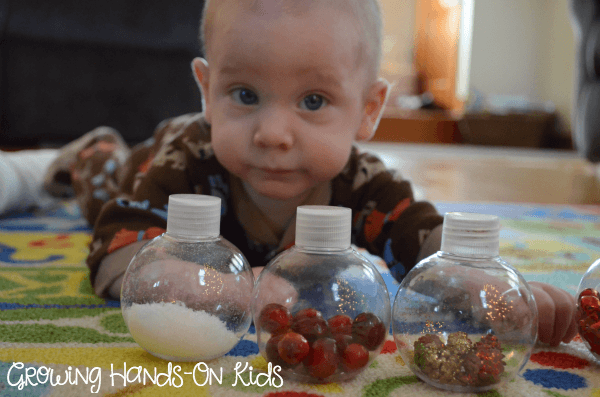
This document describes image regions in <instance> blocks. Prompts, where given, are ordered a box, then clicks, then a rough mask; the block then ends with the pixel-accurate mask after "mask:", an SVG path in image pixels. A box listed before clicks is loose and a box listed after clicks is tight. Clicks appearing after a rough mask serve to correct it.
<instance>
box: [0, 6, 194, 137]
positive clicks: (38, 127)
mask: <svg viewBox="0 0 600 397" xmlns="http://www.w3.org/2000/svg"><path fill="white" fill-rule="evenodd" d="M202 7H203V1H191V0H175V1H161V0H146V1H134V0H104V1H81V0H50V1H48V0H0V40H1V41H0V43H1V44H0V68H1V69H0V115H1V116H0V117H1V119H0V120H1V121H0V146H4V147H6V146H19V147H22V146H32V145H33V146H35V145H39V146H59V145H62V144H65V143H67V142H69V141H71V140H73V139H75V138H77V137H79V136H81V135H82V134H83V133H85V132H87V131H89V130H91V129H93V128H94V127H96V126H99V125H108V126H111V127H113V128H116V129H117V130H119V131H120V132H121V133H122V134H123V136H124V138H125V139H126V140H127V141H128V142H129V143H131V144H134V143H137V142H140V141H142V140H143V139H145V138H147V137H148V136H150V135H151V134H152V132H153V130H154V128H155V127H156V125H157V124H158V123H159V122H160V121H161V120H163V119H165V118H167V117H172V116H175V115H178V114H182V113H186V112H193V111H199V110H201V106H202V104H201V97H200V93H199V91H198V89H197V87H196V84H195V82H194V79H193V77H192V71H191V66H190V64H191V61H192V59H193V58H194V57H196V56H199V55H201V51H200V45H199V44H198V39H197V36H198V24H199V20H200V16H201V12H202Z"/></svg>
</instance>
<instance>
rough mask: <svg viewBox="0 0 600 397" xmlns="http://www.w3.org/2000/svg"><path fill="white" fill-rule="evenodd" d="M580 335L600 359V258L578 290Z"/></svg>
mask: <svg viewBox="0 0 600 397" xmlns="http://www.w3.org/2000/svg"><path fill="white" fill-rule="evenodd" d="M577 317H578V320H577V321H578V326H579V336H581V340H582V341H583V343H584V344H585V345H586V347H587V348H588V349H589V351H590V352H591V353H592V354H593V355H594V356H595V357H596V358H597V359H598V360H600V259H598V260H597V261H595V262H594V263H593V264H592V265H591V266H590V268H589V269H588V270H587V272H585V274H584V275H583V277H582V278H581V281H580V283H579V288H578V290H577Z"/></svg>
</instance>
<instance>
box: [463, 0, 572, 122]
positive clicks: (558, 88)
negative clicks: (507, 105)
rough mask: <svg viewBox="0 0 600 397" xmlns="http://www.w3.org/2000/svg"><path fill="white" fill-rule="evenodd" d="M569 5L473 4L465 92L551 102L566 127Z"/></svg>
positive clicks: (517, 0) (543, 0) (521, 0)
mask: <svg viewBox="0 0 600 397" xmlns="http://www.w3.org/2000/svg"><path fill="white" fill-rule="evenodd" d="M568 2H569V0H502V1H497V0H475V10H474V21H473V44H472V53H471V72H470V82H471V88H475V89H477V90H479V91H481V92H482V93H484V94H486V95H520V96H526V97H528V98H530V99H532V100H534V101H548V100H549V101H552V102H553V103H554V105H555V106H556V108H557V110H558V112H559V114H560V115H561V118H562V119H563V121H564V123H565V125H566V126H567V128H568V127H569V126H570V122H571V113H572V111H571V105H572V98H573V92H574V91H573V84H574V60H575V43H574V39H573V32H572V30H571V25H570V21H569V15H568Z"/></svg>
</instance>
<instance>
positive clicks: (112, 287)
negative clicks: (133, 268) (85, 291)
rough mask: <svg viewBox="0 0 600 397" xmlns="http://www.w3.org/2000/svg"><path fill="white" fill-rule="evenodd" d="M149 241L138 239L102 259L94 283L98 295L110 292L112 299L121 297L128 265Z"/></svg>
mask: <svg viewBox="0 0 600 397" xmlns="http://www.w3.org/2000/svg"><path fill="white" fill-rule="evenodd" d="M148 241H149V240H141V241H136V242H135V243H133V244H130V245H127V246H125V247H123V248H119V249H118V250H116V251H114V252H113V253H111V254H108V255H106V257H105V258H104V259H102V261H101V262H100V267H99V268H98V274H97V275H96V283H95V284H94V291H95V292H96V294H97V295H99V296H104V295H105V293H108V296H109V297H110V298H111V299H116V300H119V299H120V297H121V284H122V282H123V275H124V274H125V271H126V270H127V266H129V263H130V262H131V259H133V257H134V255H135V254H136V253H137V252H138V251H139V250H140V248H142V246H143V245H144V244H146V243H147V242H148Z"/></svg>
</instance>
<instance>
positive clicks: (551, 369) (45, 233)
mask: <svg viewBox="0 0 600 397" xmlns="http://www.w3.org/2000/svg"><path fill="white" fill-rule="evenodd" d="M437 205H438V208H439V210H440V211H441V212H442V213H443V212H446V211H469V212H480V213H492V214H496V215H499V216H500V217H501V219H502V225H503V229H502V232H501V255H502V256H503V257H504V258H505V259H506V260H507V261H508V262H509V263H511V264H512V265H514V266H515V267H516V268H517V269H518V270H520V271H521V272H522V273H523V274H524V276H525V278H526V279H528V280H540V281H545V282H549V283H552V284H555V285H558V286H560V287H562V288H565V289H566V290H567V291H569V292H571V293H573V294H574V293H575V292H576V290H577V286H578V283H579V280H580V279H581V276H582V275H583V273H584V272H585V270H586V269H587V268H588V267H589V265H590V264H591V263H592V262H593V261H594V260H595V259H596V258H599V257H600V207H592V206H587V207H583V206H581V207H574V206H527V205H506V204H485V205H484V204H464V203H438V204H437ZM89 241H90V230H89V228H88V227H87V226H86V224H85V222H84V221H83V220H82V219H81V217H80V214H79V212H78V209H77V207H76V206H75V205H73V204H71V203H61V204H60V205H59V206H57V207H56V208H53V209H49V210H45V211H42V212H38V213H24V214H13V215H11V216H9V217H5V218H2V219H0V396H61V397H67V396H87V395H104V396H161V395H164V396H173V395H194V396H207V397H208V396H214V397H218V396H258V395H260V396H269V397H321V396H323V397H325V396H365V397H366V396H414V395H419V396H421V397H427V396H442V395H449V394H452V393H450V392H446V391H442V390H437V389H434V388H432V387H430V386H428V385H426V384H425V383H423V382H421V381H420V380H418V378H416V377H415V376H414V375H413V374H412V373H411V372H410V370H409V369H408V367H407V366H406V365H404V363H403V361H402V359H401V357H400V356H399V355H398V353H397V351H396V347H395V344H394V342H393V340H392V339H391V336H390V338H389V340H388V341H387V342H386V345H385V347H384V350H383V352H382V354H381V355H380V356H379V357H378V358H377V359H376V360H375V361H374V362H373V363H372V364H371V365H370V367H369V368H368V369H367V370H365V371H364V372H363V373H362V374H361V375H359V376H358V377H357V378H356V379H354V380H353V381H350V382H345V383H339V384H338V383H334V384H328V385H318V386H315V385H305V384H298V383H294V382H291V381H284V382H283V386H281V387H276V386H279V384H278V383H277V382H274V381H271V382H268V381H267V378H268V376H267V375H262V376H261V377H257V375H258V374H260V373H261V371H264V370H266V363H265V361H264V359H262V357H261V356H260V355H259V354H258V348H257V345H256V343H255V341H256V336H255V334H254V332H253V329H251V332H250V333H248V334H247V335H246V337H245V338H244V339H243V340H242V341H241V342H240V343H239V344H238V345H237V346H236V347H235V348H234V349H233V350H232V351H231V352H229V353H228V354H227V355H226V356H224V357H222V358H219V359H216V360H212V361H210V362H206V363H189V364H178V363H172V364H169V363H168V362H166V361H164V360H160V359H157V358H154V357H153V356H151V355H150V354H148V353H146V352H145V351H144V350H143V349H141V348H140V347H139V346H138V345H137V344H136V343H135V342H134V340H133V339H132V338H131V336H130V335H129V333H128V330H127V327H126V326H125V323H124V322H123V319H122V317H121V311H120V308H119V303H118V302H115V301H105V300H103V299H99V298H97V297H96V296H95V295H94V294H93V291H92V289H91V286H90V283H89V279H88V271H87V268H86V267H85V264H84V260H85V257H86V255H87V244H88V242H89ZM369 258H371V259H372V260H373V261H374V262H375V263H376V264H378V266H379V267H380V268H381V265H380V261H379V260H378V258H375V257H372V256H369ZM381 271H382V274H383V276H384V279H385V280H386V283H387V285H388V287H389V289H390V295H391V298H392V299H393V297H394V295H395V291H396V290H397V288H398V287H397V284H396V283H395V281H394V280H393V278H392V277H391V276H390V275H389V273H387V272H386V271H385V269H383V268H381ZM176 365H180V367H176ZM250 367H252V370H250ZM155 371H156V372H155ZM145 374H147V376H146V382H145V384H144V383H143V380H144V375H145ZM155 374H156V375H157V377H155ZM207 375H208V376H207ZM150 378H153V380H154V381H155V382H152V381H151V380H150ZM257 379H258V383H259V384H257ZM263 384H264V385H263ZM463 395H465V396H469V395H471V394H463ZM472 395H475V394H472ZM479 395H480V396H490V397H491V396H505V397H512V396H545V397H547V396H554V397H560V396H586V397H600V362H599V361H597V360H595V359H594V358H593V357H592V356H591V354H590V353H588V352H587V350H586V349H585V347H584V346H583V344H582V343H581V341H580V340H576V341H574V342H572V343H570V344H568V345H564V344H563V345H561V346H559V347H557V348H549V347H547V346H542V345H538V346H537V347H536V350H535V353H534V354H533V356H532V357H531V360H530V361H529V363H528V364H527V365H526V366H525V368H524V370H523V371H522V372H521V374H520V375H519V376H518V377H516V378H515V379H514V380H513V381H511V382H508V383H504V384H502V385H501V386H499V387H498V388H496V389H494V390H491V391H488V392H486V393H480V394H479Z"/></svg>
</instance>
